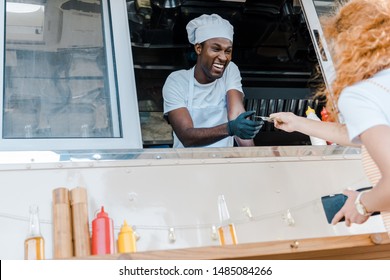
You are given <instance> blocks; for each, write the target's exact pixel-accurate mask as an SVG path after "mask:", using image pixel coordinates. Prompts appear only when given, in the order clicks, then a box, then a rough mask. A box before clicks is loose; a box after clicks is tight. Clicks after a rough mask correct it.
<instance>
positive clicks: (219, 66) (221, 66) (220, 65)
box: [214, 63, 223, 69]
mask: <svg viewBox="0 0 390 280" xmlns="http://www.w3.org/2000/svg"><path fill="white" fill-rule="evenodd" d="M214 67H217V68H219V69H222V68H223V64H217V63H214Z"/></svg>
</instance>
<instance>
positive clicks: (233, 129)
mask: <svg viewBox="0 0 390 280" xmlns="http://www.w3.org/2000/svg"><path fill="white" fill-rule="evenodd" d="M254 114H255V111H249V112H244V113H241V114H240V115H239V116H238V117H237V118H236V119H235V120H232V121H229V122H228V133H229V136H233V135H236V136H237V137H240V138H241V139H253V138H254V137H255V136H256V134H257V133H258V132H259V131H260V129H261V127H262V126H263V124H264V122H263V121H262V120H260V121H252V120H249V119H247V117H250V116H252V115H254Z"/></svg>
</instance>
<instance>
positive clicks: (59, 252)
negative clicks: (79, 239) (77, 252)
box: [53, 187, 73, 259]
mask: <svg viewBox="0 0 390 280" xmlns="http://www.w3.org/2000/svg"><path fill="white" fill-rule="evenodd" d="M53 225H54V233H53V241H54V258H55V259H62V258H69V257H72V256H73V243H72V217H71V210H70V202H69V190H68V189H67V188H62V187H61V188H57V189H54V190H53Z"/></svg>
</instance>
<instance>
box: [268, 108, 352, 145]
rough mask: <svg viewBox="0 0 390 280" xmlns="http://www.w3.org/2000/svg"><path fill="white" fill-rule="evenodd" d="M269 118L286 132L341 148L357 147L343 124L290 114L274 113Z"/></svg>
mask: <svg viewBox="0 0 390 280" xmlns="http://www.w3.org/2000/svg"><path fill="white" fill-rule="evenodd" d="M270 117H271V118H274V125H275V127H276V128H278V129H281V130H284V131H286V132H293V131H298V132H300V133H303V134H306V135H310V136H314V137H317V138H321V139H324V140H327V141H330V142H333V143H337V144H339V145H343V146H359V145H357V144H354V143H352V142H351V141H350V140H349V138H348V131H347V128H346V126H345V125H344V124H340V123H336V122H320V121H315V120H311V119H307V118H304V117H299V116H297V115H295V114H293V113H291V112H280V113H274V114H271V115H270Z"/></svg>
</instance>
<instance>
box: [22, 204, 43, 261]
mask: <svg viewBox="0 0 390 280" xmlns="http://www.w3.org/2000/svg"><path fill="white" fill-rule="evenodd" d="M29 211H30V222H29V232H28V235H27V237H26V239H25V241H24V259H25V260H44V259H45V240H44V239H43V236H42V234H41V230H40V225H39V208H38V206H37V205H31V206H30V209H29Z"/></svg>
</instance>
